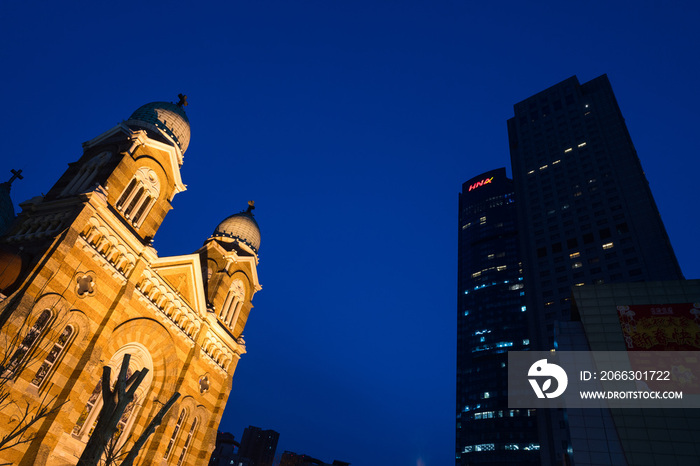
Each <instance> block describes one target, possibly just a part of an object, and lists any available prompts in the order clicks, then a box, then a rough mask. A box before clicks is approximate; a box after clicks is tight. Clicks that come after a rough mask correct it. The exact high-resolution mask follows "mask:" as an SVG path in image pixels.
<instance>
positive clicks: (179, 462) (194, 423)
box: [177, 418, 198, 466]
mask: <svg viewBox="0 0 700 466" xmlns="http://www.w3.org/2000/svg"><path fill="white" fill-rule="evenodd" d="M197 420H198V419H197V418H194V420H193V421H192V426H191V427H190V431H189V432H188V433H187V439H186V440H185V444H184V445H183V446H182V452H180V459H178V460H177V466H181V465H182V462H183V461H185V456H186V455H187V450H188V449H189V448H190V444H191V443H192V437H194V430H195V428H196V427H197Z"/></svg>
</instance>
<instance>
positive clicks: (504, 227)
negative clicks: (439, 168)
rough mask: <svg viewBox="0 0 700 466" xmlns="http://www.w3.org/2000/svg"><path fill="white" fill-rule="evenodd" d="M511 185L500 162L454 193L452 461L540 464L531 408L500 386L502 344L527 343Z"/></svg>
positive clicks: (504, 360) (504, 355)
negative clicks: (515, 405) (511, 399)
mask: <svg viewBox="0 0 700 466" xmlns="http://www.w3.org/2000/svg"><path fill="white" fill-rule="evenodd" d="M513 189H514V187H513V181H512V180H510V179H508V178H507V177H506V170H505V168H499V169H497V170H492V171H489V172H486V173H483V174H481V175H479V176H477V177H475V178H472V179H471V180H469V181H467V182H466V183H464V185H463V186H462V193H461V194H460V196H459V265H458V288H459V291H458V293H459V296H458V299H457V301H458V316H457V325H458V334H457V413H456V414H457V423H456V426H457V435H456V439H457V443H456V458H457V464H458V465H467V464H492V465H494V464H503V465H506V464H520V465H528V464H531V465H536V464H539V452H538V449H539V443H538V440H537V429H536V420H535V419H536V416H535V412H534V410H522V409H520V410H518V409H508V400H507V392H506V390H507V377H506V374H507V372H506V371H507V367H506V363H507V351H508V350H519V351H522V350H526V349H528V348H529V347H530V339H529V336H528V332H527V309H526V307H525V290H524V285H523V274H522V270H521V264H520V256H519V253H518V228H517V226H516V217H517V216H516V210H515V209H516V207H515V205H516V204H515V199H514V192H513Z"/></svg>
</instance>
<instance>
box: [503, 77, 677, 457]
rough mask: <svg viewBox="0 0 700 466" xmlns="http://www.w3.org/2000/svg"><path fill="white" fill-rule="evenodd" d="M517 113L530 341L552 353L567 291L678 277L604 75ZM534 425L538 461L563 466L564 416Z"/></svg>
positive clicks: (540, 97) (549, 93) (542, 97)
mask: <svg viewBox="0 0 700 466" xmlns="http://www.w3.org/2000/svg"><path fill="white" fill-rule="evenodd" d="M514 109H515V116H514V117H513V118H511V119H510V120H508V136H509V142H510V153H511V163H512V166H513V179H514V181H515V196H516V199H517V200H518V204H517V206H518V208H517V211H518V225H519V226H520V233H521V234H520V246H521V252H522V260H523V267H524V277H525V280H524V281H525V290H526V295H525V298H526V306H527V309H528V313H529V316H528V318H529V319H530V334H531V338H532V339H533V349H538V350H549V349H556V348H557V347H558V344H559V342H558V341H557V335H556V334H555V333H556V332H555V331H554V330H555V322H557V321H567V320H569V319H570V317H571V302H570V301H571V288H572V286H580V285H583V284H602V283H611V282H627V281H650V280H677V279H682V278H683V275H682V273H681V270H680V267H679V265H678V261H677V260H676V257H675V254H674V253H673V249H672V248H671V243H670V241H669V239H668V235H667V234H666V230H665V228H664V225H663V223H662V221H661V216H660V215H659V211H658V209H657V207H656V204H655V202H654V198H653V197H652V195H651V190H650V189H649V183H648V182H647V180H646V177H645V175H644V172H643V170H642V166H641V163H640V161H639V158H638V156H637V152H636V150H635V148H634V145H633V144H632V140H631V138H630V135H629V132H628V130H627V126H626V125H625V121H624V118H623V117H622V113H621V112H620V108H619V106H618V105H617V101H616V99H615V95H614V94H613V91H612V87H611V85H610V81H609V80H608V78H607V76H605V75H603V76H600V77H598V78H595V79H593V80H591V81H589V82H587V83H584V84H579V82H578V79H577V78H576V77H571V78H569V79H567V80H565V81H563V82H561V83H559V84H556V85H554V86H552V87H550V88H549V89H546V90H544V91H542V92H540V93H538V94H536V95H534V96H532V97H530V98H528V99H526V100H524V101H522V102H520V103H518V104H516V105H515V106H514ZM548 411H549V410H548ZM545 418H546V419H545ZM538 419H539V423H538V424H539V433H540V444H541V448H542V451H541V454H542V462H543V464H560V462H561V460H562V457H563V456H564V455H567V454H568V453H567V451H568V452H569V453H570V451H571V444H570V438H569V434H568V427H567V425H566V420H565V416H563V415H561V413H559V414H557V413H553V412H545V413H542V414H541V415H540V416H539V417H538Z"/></svg>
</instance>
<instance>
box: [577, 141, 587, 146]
mask: <svg viewBox="0 0 700 466" xmlns="http://www.w3.org/2000/svg"><path fill="white" fill-rule="evenodd" d="M585 145H586V143H585V142H582V143H581V144H579V145H578V146H579V147H583V146H585Z"/></svg>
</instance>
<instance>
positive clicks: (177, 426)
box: [163, 408, 187, 460]
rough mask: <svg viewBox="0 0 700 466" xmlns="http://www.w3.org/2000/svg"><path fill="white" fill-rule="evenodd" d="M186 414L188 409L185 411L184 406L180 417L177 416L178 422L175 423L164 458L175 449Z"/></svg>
mask: <svg viewBox="0 0 700 466" xmlns="http://www.w3.org/2000/svg"><path fill="white" fill-rule="evenodd" d="M186 414H187V411H185V409H184V408H183V409H182V411H180V417H178V418H177V423H176V424H175V429H174V430H173V435H172V436H171V437H170V441H169V442H168V447H167V448H166V449H165V455H163V459H166V460H167V459H168V457H169V456H170V452H171V451H173V446H174V445H175V442H176V441H177V434H178V433H179V432H180V428H181V427H182V423H183V421H184V420H185V415H186Z"/></svg>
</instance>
